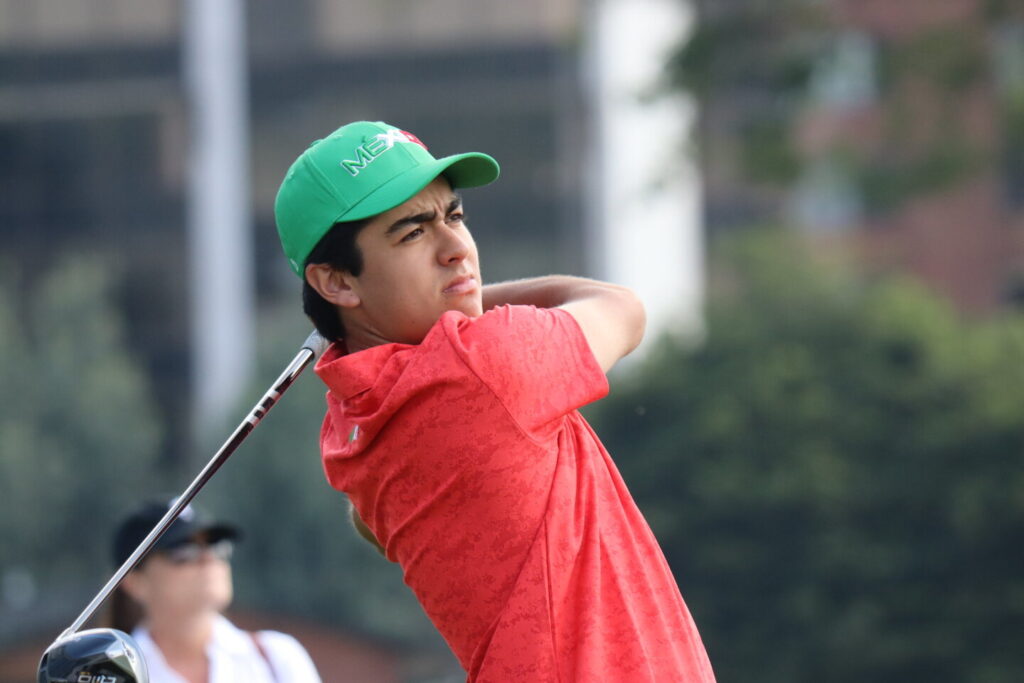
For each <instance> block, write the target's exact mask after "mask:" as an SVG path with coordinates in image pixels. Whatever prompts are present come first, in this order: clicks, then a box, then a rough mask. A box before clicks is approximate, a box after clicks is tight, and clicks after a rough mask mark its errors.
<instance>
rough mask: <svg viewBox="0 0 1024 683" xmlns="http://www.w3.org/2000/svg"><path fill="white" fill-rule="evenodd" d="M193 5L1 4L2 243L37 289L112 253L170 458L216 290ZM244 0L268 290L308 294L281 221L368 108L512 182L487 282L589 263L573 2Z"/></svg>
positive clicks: (178, 452)
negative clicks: (199, 176)
mask: <svg viewBox="0 0 1024 683" xmlns="http://www.w3.org/2000/svg"><path fill="white" fill-rule="evenodd" d="M184 7H186V4H185V3H178V2H172V1H171V0H90V2H83V3H73V4H71V5H68V4H66V3H62V2H55V1H52V0H39V1H32V2H24V1H22V0H0V73H2V77H0V140H2V141H3V146H4V153H3V155H0V183H2V185H3V187H4V192H3V193H2V195H0V221H2V224H3V226H4V228H3V230H2V232H0V248H2V250H3V252H2V253H3V254H4V255H5V258H7V259H9V260H10V261H11V262H12V264H13V266H14V267H16V268H17V269H18V270H17V272H18V274H19V277H20V278H21V281H22V282H23V283H25V284H26V285H27V284H28V283H30V282H31V281H32V280H33V279H34V278H35V277H36V276H37V275H38V274H39V272H40V269H41V268H43V267H45V264H48V263H51V262H52V261H53V260H54V257H55V255H56V254H58V253H63V252H72V253H74V252H82V251H89V252H99V253H102V254H104V255H106V256H107V257H109V261H110V263H111V266H112V268H113V269H114V270H115V272H116V276H117V277H116V280H117V282H118V283H119V285H120V286H119V288H118V295H119V297H120V299H121V301H122V302H123V304H124V306H125V309H126V310H127V311H128V314H129V317H130V323H131V327H130V335H131V343H132V347H133V349H134V351H135V353H136V354H137V355H138V357H139V358H140V359H142V360H143V361H144V362H145V363H146V365H147V366H148V368H149V370H150V372H151V375H152V377H153V379H154V382H153V386H154V388H155V390H156V392H157V394H158V398H159V400H160V403H161V405H162V407H163V410H164V414H165V415H166V417H167V434H168V435H169V437H168V438H169V441H168V443H167V444H166V448H165V450H166V457H167V459H168V461H169V462H174V461H177V460H178V459H180V458H181V456H182V455H183V454H184V453H185V452H186V451H187V447H188V434H189V428H188V420H189V410H188V405H189V402H190V397H191V396H192V395H193V389H194V387H193V386H192V385H191V380H190V376H189V366H190V363H191V361H192V359H191V352H190V335H189V328H190V321H189V317H190V308H189V306H190V304H189V298H188V296H189V290H190V288H191V287H196V286H202V285H201V284H197V283H190V282H189V277H188V274H189V266H190V264H189V263H188V253H187V240H186V239H185V224H186V221H187V216H186V213H187V211H186V192H187V190H188V187H187V179H186V168H187V165H188V162H189V159H188V146H189V126H190V120H189V102H188V99H187V97H188V93H187V88H186V84H185V83H184V78H185V75H184V73H183V54H182V53H183V48H182V40H181V31H182V25H183V24H184V23H185V17H183V16H182V12H183V11H184V10H183V8H184ZM247 9H248V20H249V31H248V36H249V66H250V70H251V73H250V82H249V93H250V97H249V100H250V102H249V109H250V114H251V121H250V122H249V126H250V131H251V134H250V138H251V146H250V150H251V151H250V154H251V164H250V167H251V174H252V183H251V190H252V198H253V221H254V223H255V225H254V232H253V234H254V242H255V243H254V250H255V254H254V257H255V277H256V282H257V289H258V300H259V301H260V302H263V303H266V302H268V301H272V300H274V299H276V298H281V297H288V298H290V299H291V300H293V301H295V305H296V306H298V305H299V304H298V292H299V287H298V282H297V280H296V279H295V277H294V275H292V274H291V273H290V271H288V269H287V266H286V264H285V262H284V260H283V259H282V258H281V257H280V255H279V251H280V247H279V245H278V243H277V239H276V233H275V230H274V224H273V215H272V203H273V198H274V195H275V193H276V190H277V185H278V183H279V182H280V179H281V177H282V175H283V172H284V170H285V169H286V168H287V167H288V165H289V164H290V162H291V161H292V160H293V159H294V158H295V156H297V155H298V153H299V152H301V151H302V150H303V149H304V148H305V147H306V146H307V145H308V144H309V143H310V142H311V141H312V139H313V138H314V137H315V136H317V135H322V134H326V133H327V132H329V131H331V130H332V129H333V128H335V127H337V126H338V125H339V124H340V123H342V122H344V121H347V120H354V119H358V118H375V119H383V120H387V121H389V122H393V123H396V124H398V125H400V126H402V127H403V128H405V129H407V130H411V131H414V132H415V133H416V134H417V135H418V136H419V137H420V138H421V139H423V140H424V141H425V142H426V143H427V144H428V146H429V147H430V148H431V151H433V152H434V153H435V154H437V155H444V154H448V153H454V152H457V151H464V150H474V149H475V150H481V151H486V152H489V153H491V154H493V155H494V156H495V157H497V158H498V159H499V160H500V161H501V163H502V167H503V179H502V182H501V183H498V184H497V185H495V186H493V187H489V188H484V189H480V190H475V191H474V192H473V198H472V201H471V202H470V203H469V205H468V208H469V211H468V215H469V220H470V221H471V225H473V227H474V229H475V231H476V236H477V239H478V242H479V243H480V245H481V251H482V252H483V253H484V254H485V264H484V265H485V268H486V269H487V274H488V279H491V280H494V279H503V278H509V277H522V276H525V275H531V274H540V273H548V272H569V273H583V272H584V270H585V259H586V254H585V253H584V249H583V248H582V247H581V245H582V243H583V241H584V240H583V236H582V228H581V220H580V212H581V202H582V187H581V185H582V182H583V181H582V172H581V170H580V168H581V164H582V152H581V142H582V139H583V135H584V130H585V128H586V126H587V125H588V124H587V121H586V115H585V110H584V107H583V99H584V95H583V92H582V89H583V83H582V80H581V65H580V60H579V58H578V52H577V50H578V47H579V43H578V37H579V36H578V34H577V31H578V25H579V19H580V16H579V15H580V12H581V7H580V3H579V2H577V0H561V1H558V2H552V1H548V0H544V1H541V0H529V1H528V2H525V3H518V4H515V5H508V4H506V3H502V2H498V1H497V0H490V1H486V2H474V1H469V0H436V1H434V2H430V3H416V4H414V5H410V6H409V7H407V8H403V9H401V11H398V10H397V9H396V8H395V7H394V6H392V5H389V4H387V3H377V2H373V1H371V0H363V1H358V2H357V1H353V2H346V3H344V4H339V3H334V2H330V1H328V0H296V1H295V2H290V3H279V2H270V1H269V0H253V2H250V3H248V5H247ZM239 256H241V257H245V256H246V255H239ZM524 271H525V272H524ZM304 334H305V333H304V331H303V330H296V339H297V340H299V341H301V339H302V338H303V337H304Z"/></svg>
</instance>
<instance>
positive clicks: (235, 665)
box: [132, 617, 320, 683]
mask: <svg viewBox="0 0 1024 683" xmlns="http://www.w3.org/2000/svg"><path fill="white" fill-rule="evenodd" d="M255 635H256V637H257V638H258V639H259V641H260V644H261V645H262V646H263V651H264V652H266V654H267V658H269V659H270V662H271V664H273V667H274V670H273V673H271V671H270V668H269V667H268V666H267V660H266V659H265V658H264V657H263V655H261V654H260V651H259V650H258V649H256V644H255V643H254V642H253V640H252V636H251V635H250V634H249V632H248V631H243V630H241V629H240V628H238V627H236V626H235V625H234V624H232V623H231V622H230V621H228V620H227V619H225V618H224V617H217V619H216V620H215V621H214V623H213V634H212V637H211V638H210V642H209V643H207V645H206V656H207V657H208V658H209V660H210V680H209V683H238V682H239V681H246V682H247V683H320V676H319V674H317V671H316V667H315V666H313V660H312V659H310V658H309V654H308V653H307V652H306V650H305V649H304V648H303V647H302V645H300V644H299V641H297V640H295V638H293V637H291V636H289V635H287V634H285V633H279V632H277V631H259V632H257V633H256V634H255ZM132 637H133V638H135V642H137V643H138V644H139V649H140V650H142V656H143V658H144V659H145V660H146V666H147V667H148V668H149V680H150V683H186V681H185V679H184V678H182V677H181V676H180V675H179V674H178V673H177V672H176V671H174V670H173V669H172V668H171V667H170V666H168V665H167V660H165V659H164V655H163V653H162V652H160V648H159V647H157V644H156V643H155V642H153V638H152V637H151V636H150V635H149V631H148V630H147V629H146V628H145V627H144V626H139V627H138V628H136V629H135V630H134V631H132Z"/></svg>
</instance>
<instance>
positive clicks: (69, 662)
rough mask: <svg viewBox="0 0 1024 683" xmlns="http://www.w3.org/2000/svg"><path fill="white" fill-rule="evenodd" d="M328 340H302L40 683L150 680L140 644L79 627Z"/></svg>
mask: <svg viewBox="0 0 1024 683" xmlns="http://www.w3.org/2000/svg"><path fill="white" fill-rule="evenodd" d="M328 343H329V342H327V340H325V339H324V338H323V337H321V336H320V335H319V334H318V333H317V332H315V331H314V332H313V333H312V334H310V335H309V337H307V338H306V341H305V342H303V344H302V348H301V350H300V351H299V353H298V354H297V355H296V356H295V358H293V359H292V362H291V363H289V364H288V367H287V368H285V370H284V372H282V373H281V375H280V377H278V378H277V381H275V382H274V384H273V385H272V386H271V387H270V389H268V390H267V392H266V393H265V394H263V398H261V399H260V400H259V402H257V403H256V405H255V406H254V407H253V409H252V410H251V411H250V412H249V414H248V416H246V418H245V419H244V420H242V422H241V423H240V424H239V425H238V427H237V428H235V431H234V433H232V434H231V436H230V437H228V440H227V441H225V442H224V445H223V446H221V447H220V449H219V450H218V451H217V452H216V453H215V454H214V456H213V457H212V458H211V459H210V461H209V462H208V463H206V466H205V467H203V469H202V471H201V472H200V473H199V475H198V476H196V478H195V479H194V480H192V483H191V484H189V485H188V488H186V489H185V491H184V492H183V493H182V494H181V495H180V496H179V497H178V498H177V499H176V500H175V502H174V504H173V505H171V507H170V508H169V509H168V510H167V513H166V514H165V515H164V516H163V518H162V519H161V520H160V521H159V522H158V523H157V525H156V526H155V527H153V530H152V531H150V532H149V534H148V535H147V536H146V537H145V538H144V539H142V542H141V543H139V546H138V547H137V548H136V549H135V551H134V552H133V553H132V554H131V555H130V556H129V557H128V559H126V560H125V561H124V563H123V564H122V565H121V567H120V568H119V569H118V570H117V571H116V572H115V573H114V575H113V576H112V577H111V578H110V580H109V581H107V583H106V585H105V586H103V588H101V589H100V592H99V593H97V594H96V597H94V598H93V599H92V601H91V602H90V603H89V604H88V605H87V606H86V607H85V609H84V610H82V613H81V614H79V615H78V617H77V618H76V619H75V620H74V621H73V622H71V625H70V626H69V627H68V628H67V629H66V630H65V631H64V632H63V633H61V634H60V637H58V638H57V640H55V641H54V642H53V643H52V644H51V645H50V646H49V647H48V648H46V651H45V652H44V653H43V656H42V659H41V660H40V661H39V675H38V681H39V683H148V681H149V674H148V672H147V670H146V663H145V661H144V660H143V658H142V656H141V654H140V652H139V649H138V645H137V644H136V643H135V641H134V640H133V639H132V638H131V636H129V635H128V634H126V633H124V632H122V631H118V630H115V629H110V628H97V629H89V630H86V631H82V632H80V633H79V629H80V628H82V626H83V625H84V624H85V623H86V622H87V621H88V620H89V619H90V618H91V617H92V615H93V614H95V613H96V610H97V609H99V607H100V605H102V604H103V602H104V601H105V600H106V599H107V598H108V597H109V596H110V594H111V593H112V592H113V591H114V589H115V588H117V586H118V585H119V584H120V583H121V581H122V580H123V579H124V577H125V575H126V574H127V573H128V572H130V571H131V570H132V569H134V568H135V567H136V566H137V565H138V564H139V562H141V561H142V558H143V557H144V556H145V555H146V553H148V552H149V550H150V549H151V548H152V547H153V546H154V545H155V544H156V542H157V541H158V540H159V539H160V536H162V535H163V534H164V532H165V531H167V529H168V528H169V527H170V526H171V524H173V523H174V520H176V519H177V518H178V516H179V515H180V514H181V512H182V510H184V509H185V507H186V506H187V505H188V504H189V503H190V502H191V501H192V499H193V498H195V496H196V494H197V493H199V490H200V489H201V488H203V486H205V485H206V483H207V482H208V481H209V480H210V479H211V478H212V477H213V475H214V474H216V472H217V470H218V469H220V466H221V465H223V464H224V462H225V461H226V460H227V459H228V457H229V456H230V455H231V454H232V453H233V452H234V451H235V449H236V448H238V446H239V445H240V444H241V443H242V441H244V440H245V438H246V437H247V436H248V435H249V433H250V432H252V430H253V429H255V428H256V425H258V424H259V423H260V421H261V420H262V419H263V417H264V416H265V415H266V414H267V413H268V412H269V411H270V409H271V408H273V407H274V404H275V403H277V401H278V399H279V398H280V397H281V394H283V393H284V392H285V391H286V390H287V389H288V387H290V386H291V385H292V383H293V382H294V381H295V380H296V378H298V376H299V374H300V373H301V372H302V371H303V370H305V369H306V367H307V366H308V365H309V364H310V363H311V362H313V361H314V360H315V359H316V358H317V357H319V356H320V354H322V353H323V352H324V350H325V349H326V348H327V346H328Z"/></svg>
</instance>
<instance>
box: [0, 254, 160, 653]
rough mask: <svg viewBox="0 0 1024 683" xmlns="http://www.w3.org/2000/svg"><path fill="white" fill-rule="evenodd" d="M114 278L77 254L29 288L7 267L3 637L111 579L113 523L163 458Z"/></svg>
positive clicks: (1, 435)
mask: <svg viewBox="0 0 1024 683" xmlns="http://www.w3.org/2000/svg"><path fill="white" fill-rule="evenodd" d="M34 275H38V274H34ZM114 279H115V278H114V276H113V275H112V274H111V273H110V272H109V269H108V264H106V263H105V262H104V261H103V260H101V259H100V258H98V257H89V256H82V255H78V256H75V257H73V258H72V257H67V258H63V259H60V260H58V261H56V262H54V263H52V264H50V267H49V269H48V270H46V271H45V272H44V273H43V274H42V275H41V276H39V277H37V279H36V280H35V283H36V284H35V286H32V287H30V288H29V290H28V292H27V294H23V291H24V290H23V289H22V284H23V283H21V282H19V270H18V268H17V267H16V266H15V265H14V264H12V263H9V262H8V263H5V264H3V267H2V268H0V356H2V357H3V363H2V364H0V385H2V386H3V388H4V397H3V399H2V404H3V410H2V411H0V579H2V582H3V585H2V587H3V595H2V598H3V604H4V610H3V612H4V619H3V623H2V624H0V635H6V634H8V633H9V632H16V629H17V627H18V626H20V627H21V628H23V629H25V630H28V629H30V627H31V626H32V624H33V623H34V622H33V617H35V616H38V615H42V614H45V613H47V612H51V613H52V612H55V613H57V614H61V615H66V614H67V612H68V606H67V605H64V604H59V602H60V596H61V595H63V594H66V592H67V591H69V590H70V591H72V593H73V594H78V593H80V592H84V591H87V590H92V591H93V592H95V590H97V589H98V588H99V587H100V585H102V581H101V579H102V577H103V576H104V575H106V574H109V567H110V550H109V538H110V531H109V530H110V528H111V527H112V525H113V524H114V520H116V519H117V517H118V516H119V515H120V514H122V513H123V511H124V508H125V502H124V501H125V500H126V499H131V500H135V499H136V496H137V495H138V492H139V491H140V490H144V489H145V488H146V485H147V483H148V482H149V481H150V479H151V478H152V475H153V472H154V469H155V467H156V462H157V454H158V448H159V441H160V428H159V423H158V421H157V418H156V409H155V405H154V403H153V401H152V399H151V396H150V392H149V387H148V386H147V382H146V379H145V376H144V373H143V370H142V367H141V364H140V363H138V362H137V361H135V360H134V358H133V355H132V353H131V350H130V349H129V348H127V346H126V343H125V333H124V320H123V319H122V318H121V316H120V314H119V313H118V311H117V308H116V307H115V306H114V303H113V300H112V286H113V283H114ZM76 591H77V592H76ZM83 606H84V604H83ZM12 629H13V630H12Z"/></svg>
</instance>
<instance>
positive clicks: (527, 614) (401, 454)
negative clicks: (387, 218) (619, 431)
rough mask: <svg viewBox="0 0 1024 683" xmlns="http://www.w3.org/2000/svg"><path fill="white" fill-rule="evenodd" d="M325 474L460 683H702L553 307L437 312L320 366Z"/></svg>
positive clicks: (683, 615) (588, 374) (670, 585)
mask: <svg viewBox="0 0 1024 683" xmlns="http://www.w3.org/2000/svg"><path fill="white" fill-rule="evenodd" d="M316 369H317V373H318V374H319V375H320V377H321V378H322V379H323V381H324V382H325V383H326V384H327V386H328V388H329V392H328V394H327V406H328V409H327V416H326V418H325V420H324V425H323V431H322V434H321V448H322V452H323V462H324V470H325V472H326V474H327V479H328V480H329V481H330V483H331V485H332V486H334V487H335V488H337V489H339V490H341V491H344V492H345V493H347V494H348V495H349V497H350V498H351V500H352V502H353V504H354V505H355V507H356V509H357V510H358V512H359V514H360V515H361V516H362V518H363V520H364V521H365V522H366V524H367V526H369V527H370V528H371V529H372V530H373V532H374V533H375V534H376V536H377V538H378V539H379V540H380V542H381V544H382V545H384V547H385V548H386V551H387V557H388V558H389V559H391V560H392V561H395V562H398V563H399V564H400V565H401V566H402V569H403V571H404V576H405V581H406V583H407V584H408V585H409V587H410V588H411V589H412V590H413V592H414V593H415V594H416V596H417V598H418V599H419V601H420V603H421V604H422V605H423V608H424V610H425V611H426V613H427V615H428V616H429V617H430V618H431V620H432V621H433V623H434V624H435V626H436V627H437V628H438V630H439V631H440V632H441V634H442V635H443V636H444V638H445V639H446V640H447V642H448V644H449V645H450V646H451V648H452V650H453V651H454V652H455V654H456V656H457V657H458V658H459V661H460V662H461V663H462V665H463V666H464V667H465V669H466V671H467V672H468V674H469V676H468V680H470V681H500V682H502V683H508V682H509V681H522V682H524V683H525V682H526V681H530V682H535V681H616V682H619V681H623V682H625V681H629V682H631V683H636V682H643V681H660V682H664V681H702V682H707V681H713V680H714V676H713V674H712V672H711V666H710V664H709V663H708V659H707V655H706V654H705V652H704V646H703V644H702V643H701V640H700V636H699V635H698V633H697V629H696V627H695V626H694V623H693V621H692V619H691V618H690V614H689V612H688V611H687V609H686V606H685V604H684V603H683V599H682V597H681V596H680V594H679V589H678V588H677V587H676V583H675V580H674V578H673V576H672V574H671V572H670V570H669V568H668V565H667V563H666V562H665V558H664V556H663V554H662V552H661V549H660V548H659V547H658V544H657V541H655V539H654V536H653V535H652V534H651V531H650V529H649V528H648V526H647V523H646V522H645V521H644V519H643V517H642V516H641V514H640V512H639V510H638V509H637V507H636V505H635V504H634V503H633V499H632V497H631V496H630V494H629V492H628V491H627V490H626V486H625V484H624V483H623V481H622V479H621V477H620V476H619V473H618V471H617V470H616V468H615V465H614V464H613V463H612V460H611V458H610V457H609V456H608V453H607V452H606V451H605V449H604V447H603V446H602V445H601V443H600V441H598V439H597V436H596V435H595V434H594V432H593V431H592V430H591V429H590V426H589V425H588V424H587V423H586V422H585V421H584V419H583V418H582V416H580V414H579V413H578V412H577V410H576V409H577V408H579V407H580V406H583V405H585V404H587V403H589V402H591V401H595V400H597V399H599V398H601V397H603V396H604V395H605V394H606V393H607V391H608V384H607V380H606V379H605V376H604V373H603V372H602V371H601V369H600V367H599V366H598V365H597V362H596V360H595V359H594V357H593V355H592V354H591V352H590V348H589V346H588V345H587V342H586V339H585V338H584V336H583V333H582V331H581V330H580V328H579V325H578V324H577V323H576V321H575V319H573V317H572V316H571V315H569V314H568V313H566V312H565V311H561V310H557V309H554V310H549V309H540V308H534V307H532V306H504V307H499V308H495V309H493V310H491V311H488V312H487V313H485V314H484V315H482V316H480V317H478V318H474V319H470V318H467V317H466V316H465V315H463V314H461V313H458V312H451V311H450V312H448V313H445V314H444V315H443V316H442V317H441V319H440V320H439V321H438V323H437V324H436V325H434V327H433V328H432V329H431V331H430V332H429V334H428V335H427V337H426V338H425V339H424V340H423V342H422V343H421V344H419V345H415V346H409V345H403V344H387V345H382V346H377V347H374V348H370V349H367V350H365V351H360V352H358V353H355V354H352V355H348V356H346V355H343V353H342V352H341V351H340V350H339V349H338V348H337V346H336V345H335V346H332V347H331V348H330V349H329V350H328V351H327V353H326V354H325V355H324V357H323V358H322V359H321V360H320V362H319V363H318V364H317V368H316Z"/></svg>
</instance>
